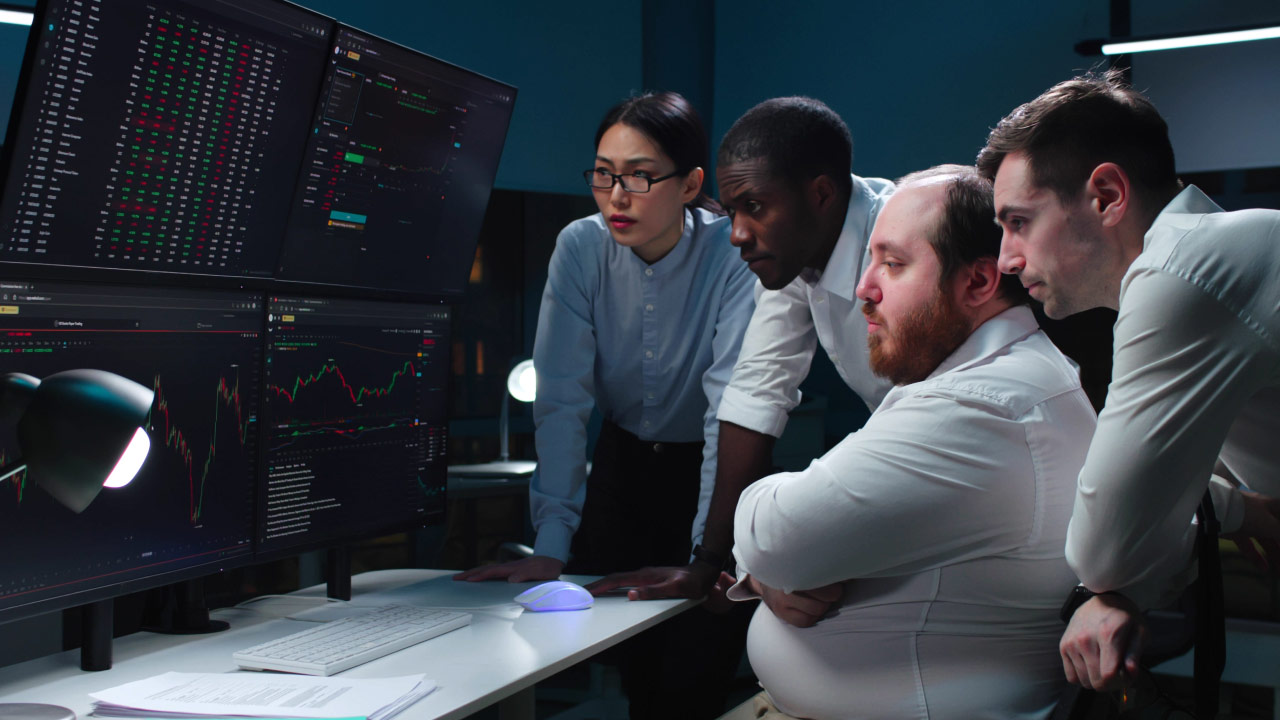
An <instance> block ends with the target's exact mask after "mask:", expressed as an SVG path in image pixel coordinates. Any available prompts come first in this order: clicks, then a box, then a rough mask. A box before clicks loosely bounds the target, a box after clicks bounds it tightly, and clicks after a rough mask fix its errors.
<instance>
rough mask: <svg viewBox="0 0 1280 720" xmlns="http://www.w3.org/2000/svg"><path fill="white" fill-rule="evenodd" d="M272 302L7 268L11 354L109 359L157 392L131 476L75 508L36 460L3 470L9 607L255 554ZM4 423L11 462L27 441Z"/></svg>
mask: <svg viewBox="0 0 1280 720" xmlns="http://www.w3.org/2000/svg"><path fill="white" fill-rule="evenodd" d="M262 302H263V299H262V297H261V296H260V295H257V294H251V293H245V292H209V291H191V290H158V289H143V288H128V287H111V286H88V285H77V284H70V283H45V282H37V281H23V280H0V366H2V367H3V368H4V370H5V371H6V372H22V373H27V374H30V375H33V376H35V377H37V378H44V377H46V376H48V375H50V374H52V373H56V372H59V371H62V370H70V369H75V368H96V369H101V370H107V371H110V372H113V373H116V374H118V375H122V376H124V377H127V378H129V379H130V380H133V381H135V382H138V383H140V384H142V385H144V386H146V387H148V388H151V389H153V390H154V391H155V399H154V401H153V403H152V406H151V411H150V414H149V416H148V417H147V420H146V429H147V432H148V433H149V435H150V437H151V450H150V453H149V454H148V455H147V459H146V462H145V463H144V464H143V466H142V469H141V470H140V471H139V473H138V475H137V476H136V477H135V478H134V480H133V482H132V483H130V484H129V485H127V486H125V487H123V488H118V489H104V490H103V491H102V492H101V493H99V495H98V497H97V498H96V499H95V500H94V501H93V503H92V504H90V505H89V507H88V508H87V509H86V510H85V511H84V512H83V513H81V514H79V515H77V514H75V513H73V512H71V511H70V510H68V509H66V508H65V507H63V506H62V505H60V504H58V503H57V502H56V501H55V500H54V499H53V498H52V497H51V496H50V495H48V494H46V493H45V492H44V491H42V490H41V489H40V488H39V487H38V486H37V485H35V484H34V483H33V482H32V481H31V479H29V478H27V476H26V473H25V472H22V473H19V474H18V475H16V476H14V477H13V478H10V479H8V480H5V481H3V482H0V552H3V554H4V557H5V561H4V563H3V564H0V611H3V610H5V609H8V608H12V607H15V606H19V605H23V604H26V603H30V602H42V601H46V600H49V599H51V598H57V597H63V596H71V595H74V594H75V593H81V592H90V591H93V590H95V589H98V588H102V587H108V586H112V585H116V584H119V583H123V582H126V581H133V580H140V579H145V578H148V577H152V576H156V575H161V574H164V573H167V572H170V571H178V570H183V569H185V568H191V567H196V566H204V565H210V564H228V563H231V562H233V561H235V559H236V558H240V559H242V560H243V559H247V558H248V556H249V553H250V551H251V549H252V548H251V540H252V537H253V511H254V505H253V490H254V478H255V473H256V470H257V463H258V460H257V432H258V426H257V422H258V419H257V411H256V408H257V403H258V392H259V391H258V388H259V381H260V379H261V378H260V367H261V346H262V313H263V309H262ZM16 442H17V441H16V435H15V432H14V428H13V427H7V428H0V465H2V464H4V463H5V462H8V460H9V459H11V458H13V457H15V456H16V455H17V453H18V450H19V449H18V448H17V447H16Z"/></svg>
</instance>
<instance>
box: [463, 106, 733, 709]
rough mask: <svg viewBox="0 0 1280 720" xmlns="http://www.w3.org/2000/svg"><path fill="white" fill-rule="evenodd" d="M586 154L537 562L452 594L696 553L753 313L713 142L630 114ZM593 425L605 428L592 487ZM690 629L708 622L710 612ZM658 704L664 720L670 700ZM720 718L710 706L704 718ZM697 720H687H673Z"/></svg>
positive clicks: (543, 451)
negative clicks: (722, 424)
mask: <svg viewBox="0 0 1280 720" xmlns="http://www.w3.org/2000/svg"><path fill="white" fill-rule="evenodd" d="M595 141H596V142H595V147H596V153H595V162H594V166H593V167H592V168H591V169H589V170H586V171H585V172H584V176H585V178H586V181H587V185H588V186H590V188H591V192H592V195H593V196H594V197H595V200H596V205H597V206H598V207H599V208H600V212H599V213H598V214H594V215H592V216H590V217H586V218H582V219H580V220H576V221H574V222H573V223H570V224H569V226H568V227H566V228H565V229H564V230H563V231H562V232H561V233H560V236H559V238H558V239H557V240H556V248H555V251H554V252H553V254H552V256H551V265H550V267H549V269H548V273H547V285H546V289H545V290H544V291H543V294H542V307H541V310H540V312H539V315H538V330H537V336H536V338H535V340H534V350H533V355H534V367H535V368H536V370H537V378H538V393H537V399H536V400H535V401H534V406H533V414H534V422H535V424H536V431H535V435H534V442H535V445H536V447H537V452H538V470H537V472H536V473H535V474H534V477H533V481H532V484H531V487H530V505H531V512H532V515H533V525H534V528H535V530H536V531H537V540H536V543H535V545H534V556H533V557H530V558H525V559H522V560H517V561H515V562H510V563H503V564H500V565H495V566H489V567H485V568H478V569H476V570H472V571H470V572H468V573H463V574H462V575H460V576H458V577H459V579H468V580H483V579H491V578H506V579H508V580H510V581H512V582H523V581H529V580H544V579H553V578H556V577H557V576H559V575H560V573H561V572H565V571H568V572H570V573H582V574H591V575H603V574H608V573H612V572H618V571H624V570H634V569H638V568H640V567H645V566H653V565H665V566H672V565H675V566H682V565H685V564H687V563H689V562H690V553H691V551H692V549H693V548H694V547H695V546H696V545H697V544H698V543H699V541H700V540H701V536H702V528H703V524H704V522H705V519H706V514H707V507H708V505H709V503H710V499H711V491H712V487H713V485H714V480H715V464H716V449H717V438H718V437H719V434H718V432H719V424H718V422H717V421H716V419H715V414H716V409H717V407H718V406H719V404H720V396H721V393H722V392H723V390H724V387H725V385H726V384H727V383H728V381H729V376H730V374H731V372H732V370H733V365H734V363H735V362H736V361H737V358H738V350H739V347H740V345H741V342H742V336H743V333H744V332H745V331H746V327H747V322H748V321H749V320H750V318H751V312H752V309H753V308H754V300H753V296H752V291H753V287H754V285H755V276H754V275H752V274H751V272H750V270H749V269H748V267H747V265H746V263H743V262H742V261H741V260H739V259H738V256H737V251H736V250H735V249H734V248H733V247H732V246H731V245H730V243H729V231H730V221H729V218H727V217H725V216H724V214H723V211H722V210H721V209H720V207H719V205H718V204H717V203H716V202H715V201H714V200H712V199H710V198H709V197H707V196H706V195H705V194H704V193H703V192H702V186H703V182H704V180H705V179H706V172H705V171H704V169H703V167H704V166H705V164H706V159H707V152H708V149H707V135H706V131H705V130H704V128H703V126H702V122H701V120H700V119H699V117H698V115H697V112H696V111H695V110H694V109H693V107H692V106H691V105H690V104H689V103H688V101H687V100H685V98H683V97H682V96H680V95H678V94H676V93H670V92H664V93H653V94H647V95H643V96H640V97H633V98H630V99H628V100H625V101H623V102H622V103H620V104H618V105H617V106H615V107H614V108H612V109H611V110H610V111H609V112H608V113H607V114H606V115H605V117H604V120H603V121H602V122H601V123H600V127H599V129H598V130H597V131H596V138H595ZM593 409H596V410H599V412H600V415H601V416H602V417H603V423H602V427H601V430H600V434H599V437H598V439H597V441H596V447H595V452H594V454H593V456H592V462H591V466H590V468H591V469H590V473H589V475H588V471H587V456H586V447H587V425H588V421H589V420H590V418H591V413H592V410H593ZM685 615H689V616H690V617H691V618H699V617H701V619H702V622H703V624H704V625H705V624H713V623H714V622H716V619H713V618H712V617H711V616H710V615H709V614H708V613H706V612H701V611H700V612H698V613H697V614H696V615H695V614H692V613H685ZM721 650H722V651H723V649H721ZM730 652H731V650H730ZM622 654H623V655H626V656H628V657H635V656H636V653H634V652H632V651H625V652H624V653H622ZM660 654H662V655H666V654H669V652H668V651H667V650H664V651H661V652H660ZM665 659H666V658H665V657H664V658H663V660H664V661H665ZM701 660H703V661H704V662H705V660H706V658H705V657H703V658H701ZM728 662H736V656H735V657H734V658H733V659H730V660H729V661H728ZM636 663H643V664H644V665H645V667H643V668H636V669H635V672H630V671H628V668H627V664H628V663H624V664H623V675H624V683H625V684H626V685H628V695H630V697H631V708H632V718H638V717H643V716H648V715H649V714H650V712H649V711H648V710H646V709H645V708H644V707H642V706H643V704H644V703H645V702H648V701H645V700H643V699H642V698H640V697H639V696H638V695H637V693H636V692H634V690H635V688H636V687H646V689H647V690H654V689H656V688H657V687H659V685H660V683H659V681H657V680H656V679H655V678H656V675H655V676H654V677H639V676H638V675H637V673H639V674H640V675H643V674H644V673H658V672H660V670H659V668H658V667H657V664H655V663H654V662H653V658H648V659H647V660H646V659H637V660H636ZM728 673H729V675H730V676H731V675H732V668H730V669H729V671H728ZM662 674H664V675H670V674H671V673H669V672H665V671H662ZM685 675H686V677H685V678H684V680H687V681H688V682H690V683H692V682H698V683H702V684H706V682H705V678H701V679H696V680H695V679H694V678H692V677H691V676H689V675H688V674H685ZM667 688H668V689H667V690H666V691H665V692H666V693H671V692H675V693H676V694H679V691H678V689H677V690H672V689H671V688H670V684H668V685H667ZM654 694H656V693H654ZM652 699H653V700H658V699H662V698H656V697H655V698H652ZM662 700H663V703H664V704H665V705H666V706H667V708H666V709H667V710H668V711H670V709H671V707H670V703H671V702H672V701H675V698H674V697H672V696H670V695H668V697H666V698H665V699H662ZM721 701H722V700H721ZM692 702H695V703H696V702H698V701H696V700H693V701H692ZM714 705H715V702H714V700H711V701H708V705H707V707H708V710H707V713H709V714H710V716H712V717H714V716H715V715H718V714H719V712H720V709H719V708H718V707H717V708H716V710H715V711H712V710H711V707H712V706H714ZM704 714H705V713H702V712H699V711H698V710H697V709H694V708H684V707H682V708H681V711H680V712H677V713H676V716H680V717H691V718H696V717H700V716H702V715H704Z"/></svg>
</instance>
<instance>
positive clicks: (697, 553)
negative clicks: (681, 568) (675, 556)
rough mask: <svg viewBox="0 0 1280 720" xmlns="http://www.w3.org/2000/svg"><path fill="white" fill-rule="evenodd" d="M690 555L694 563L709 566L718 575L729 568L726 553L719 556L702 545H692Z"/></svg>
mask: <svg viewBox="0 0 1280 720" xmlns="http://www.w3.org/2000/svg"><path fill="white" fill-rule="evenodd" d="M692 554H693V562H694V563H704V564H706V565H710V566H711V567H713V568H715V571H716V573H719V572H720V571H722V570H724V569H725V568H726V567H728V566H729V557H728V554H727V553H726V554H721V553H718V552H716V551H714V550H711V549H709V548H707V547H705V546H703V545H694V546H693V553H692ZM690 564H693V563H690Z"/></svg>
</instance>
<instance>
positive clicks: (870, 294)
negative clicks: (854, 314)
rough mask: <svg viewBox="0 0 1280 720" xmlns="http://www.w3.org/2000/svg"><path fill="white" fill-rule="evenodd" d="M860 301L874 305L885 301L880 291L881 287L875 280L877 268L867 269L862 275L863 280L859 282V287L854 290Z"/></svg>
mask: <svg viewBox="0 0 1280 720" xmlns="http://www.w3.org/2000/svg"><path fill="white" fill-rule="evenodd" d="M854 293H855V294H856V295H857V296H858V299H859V300H861V301H862V302H865V303H870V304H872V305H874V304H876V303H878V302H880V301H881V300H883V299H884V293H882V292H881V291H880V285H879V284H878V283H877V282H876V279H875V266H872V267H869V268H867V271H866V272H864V273H862V278H861V279H859V280H858V287H857V288H856V289H855V290H854Z"/></svg>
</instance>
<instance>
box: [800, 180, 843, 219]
mask: <svg viewBox="0 0 1280 720" xmlns="http://www.w3.org/2000/svg"><path fill="white" fill-rule="evenodd" d="M807 189H808V196H809V203H810V205H811V206H812V207H813V209H814V210H815V211H816V212H818V213H822V212H825V211H826V210H827V209H828V208H830V207H831V206H833V205H834V204H835V202H836V198H837V196H838V194H839V193H838V192H837V189H836V184H835V182H833V181H832V180H831V177H830V176H828V175H819V176H818V177H816V178H814V179H812V180H810V181H809V185H808V188H807Z"/></svg>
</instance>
